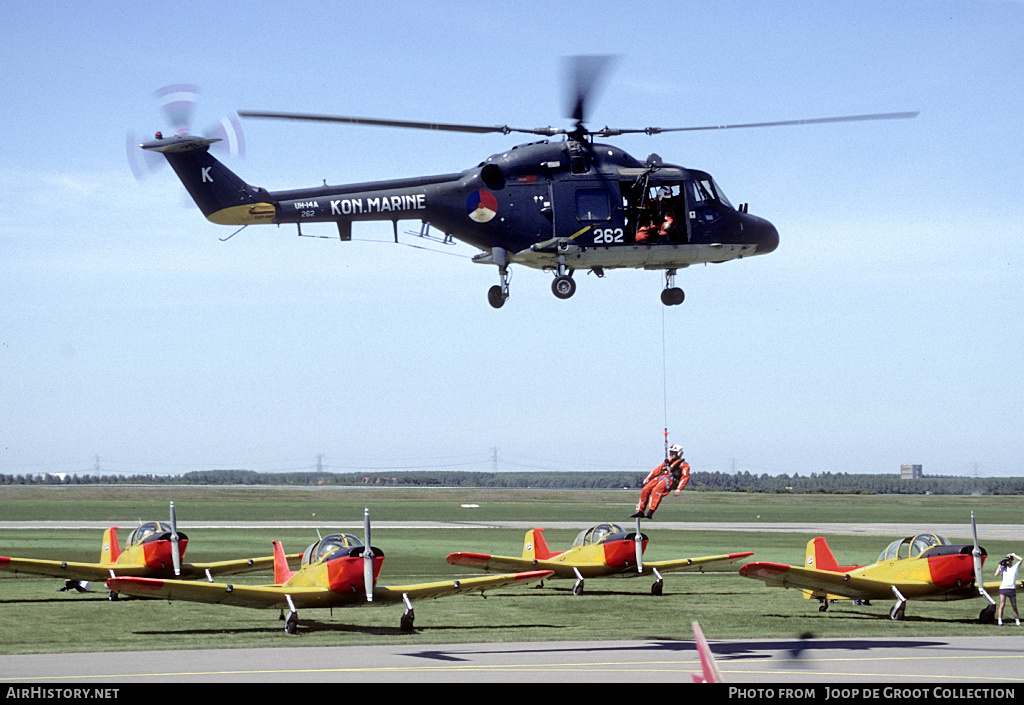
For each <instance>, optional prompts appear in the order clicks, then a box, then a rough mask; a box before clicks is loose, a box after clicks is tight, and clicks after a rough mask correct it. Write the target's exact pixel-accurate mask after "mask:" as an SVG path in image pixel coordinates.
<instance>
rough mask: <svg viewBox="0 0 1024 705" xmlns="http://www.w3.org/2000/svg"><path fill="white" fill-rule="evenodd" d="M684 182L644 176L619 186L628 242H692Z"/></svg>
mask: <svg viewBox="0 0 1024 705" xmlns="http://www.w3.org/2000/svg"><path fill="white" fill-rule="evenodd" d="M683 184H684V182H681V181H678V180H676V181H661V180H658V181H656V180H654V179H651V178H650V175H648V174H645V175H644V176H643V177H641V178H640V179H638V180H637V181H630V182H626V181H623V182H621V183H620V186H621V189H622V202H623V208H624V209H625V211H626V213H628V216H627V222H626V229H627V231H628V232H629V241H630V242H635V243H637V244H638V245H685V244H687V243H688V242H689V241H690V223H689V219H688V218H686V213H687V209H686V189H685V188H684V186H683Z"/></svg>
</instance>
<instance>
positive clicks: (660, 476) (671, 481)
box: [636, 458, 690, 514]
mask: <svg viewBox="0 0 1024 705" xmlns="http://www.w3.org/2000/svg"><path fill="white" fill-rule="evenodd" d="M689 481H690V465H689V463H687V462H686V461H685V460H683V459H682V458H675V459H673V460H670V461H668V462H667V463H662V464H661V465H659V466H658V467H656V468H654V469H653V470H651V472H650V474H649V475H648V476H647V477H646V478H644V487H643V489H642V490H640V503H639V504H637V506H636V510H637V511H638V512H640V511H644V510H645V508H646V511H648V512H651V513H652V514H653V513H654V511H655V510H656V509H657V508H658V505H659V504H661V500H662V499H664V498H665V497H667V496H668V493H669V492H671V491H672V490H682V489H683V488H684V487H686V483H688V482H689ZM648 502H650V506H647V505H648Z"/></svg>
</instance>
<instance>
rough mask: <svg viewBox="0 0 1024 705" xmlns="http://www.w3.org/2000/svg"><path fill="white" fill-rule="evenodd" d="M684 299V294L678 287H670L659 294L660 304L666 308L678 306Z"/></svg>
mask: <svg viewBox="0 0 1024 705" xmlns="http://www.w3.org/2000/svg"><path fill="white" fill-rule="evenodd" d="M685 298H686V294H684V293H683V290H682V289H680V288H679V287H671V288H669V289H663V290H662V292H661V303H663V304H665V305H666V306H678V305H679V304H681V303H683V300H684V299H685Z"/></svg>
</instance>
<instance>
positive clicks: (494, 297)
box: [487, 284, 508, 308]
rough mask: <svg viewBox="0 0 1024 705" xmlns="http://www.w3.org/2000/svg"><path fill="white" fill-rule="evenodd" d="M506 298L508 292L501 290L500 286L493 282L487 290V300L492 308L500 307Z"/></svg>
mask: <svg viewBox="0 0 1024 705" xmlns="http://www.w3.org/2000/svg"><path fill="white" fill-rule="evenodd" d="M507 298H508V294H506V293H505V292H504V291H502V288H501V287H500V286H498V285H497V284H495V285H494V286H492V287H491V288H490V289H488V290H487V302H488V303H489V304H490V305H491V306H493V307H494V308H501V307H502V306H504V305H505V299H507Z"/></svg>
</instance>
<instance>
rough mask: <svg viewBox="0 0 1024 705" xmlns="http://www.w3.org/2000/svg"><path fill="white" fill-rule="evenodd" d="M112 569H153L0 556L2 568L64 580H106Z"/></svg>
mask: <svg viewBox="0 0 1024 705" xmlns="http://www.w3.org/2000/svg"><path fill="white" fill-rule="evenodd" d="M111 569H116V572H117V573H120V574H121V575H148V574H149V573H151V572H152V571H151V570H150V569H149V568H147V567H146V566H144V565H126V566H118V565H116V564H114V563H75V562H73V561H44V560H39V559H36V558H7V557H5V556H0V570H2V571H6V572H8V573H16V574H19V573H20V574H23V575H43V576H46V577H50V578H60V579H62V580H77V579H86V580H106V579H107V578H109V577H110V571H111Z"/></svg>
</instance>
